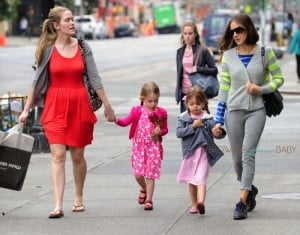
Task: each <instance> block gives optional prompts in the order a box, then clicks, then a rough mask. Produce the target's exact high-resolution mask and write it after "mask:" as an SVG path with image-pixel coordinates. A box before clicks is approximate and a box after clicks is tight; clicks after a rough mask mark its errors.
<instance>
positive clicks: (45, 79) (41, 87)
mask: <svg viewBox="0 0 300 235" xmlns="http://www.w3.org/2000/svg"><path fill="white" fill-rule="evenodd" d="M84 44H85V50H86V55H85V59H86V64H87V73H88V76H89V79H90V82H91V85H92V87H93V89H94V90H97V89H99V88H102V87H103V83H102V80H101V78H100V76H99V74H98V71H97V67H96V63H95V60H94V57H93V53H92V50H91V47H90V46H89V45H88V43H86V42H84ZM53 49H54V45H52V46H50V47H48V48H47V49H46V50H45V53H44V56H43V59H42V62H41V64H40V66H39V67H38V68H37V71H36V74H35V78H34V80H33V82H32V87H33V88H34V91H33V97H32V106H36V105H37V106H39V107H43V106H44V102H45V97H46V93H47V89H48V87H49V83H50V80H49V69H48V65H49V60H50V58H51V55H52V52H53ZM78 49H79V47H78ZM82 76H83V80H84V81H86V76H85V75H84V74H82ZM84 84H86V83H84Z"/></svg>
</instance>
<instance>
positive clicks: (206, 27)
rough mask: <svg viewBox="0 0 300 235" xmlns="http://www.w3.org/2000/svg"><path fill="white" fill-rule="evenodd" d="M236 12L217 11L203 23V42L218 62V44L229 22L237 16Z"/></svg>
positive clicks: (209, 15)
mask: <svg viewBox="0 0 300 235" xmlns="http://www.w3.org/2000/svg"><path fill="white" fill-rule="evenodd" d="M236 13H237V12H235V11H225V10H224V11H216V12H214V13H210V14H208V16H207V17H206V18H205V20H204V22H203V28H202V40H203V43H204V44H205V46H207V47H208V48H210V49H211V50H212V52H213V54H214V57H215V59H216V60H218V56H217V55H218V54H219V48H218V44H219V41H220V39H221V37H222V35H223V32H224V30H225V28H226V26H227V23H228V22H229V20H230V19H231V18H232V17H233V16H234V15H235V14H236Z"/></svg>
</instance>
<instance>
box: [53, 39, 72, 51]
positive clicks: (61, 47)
mask: <svg viewBox="0 0 300 235" xmlns="http://www.w3.org/2000/svg"><path fill="white" fill-rule="evenodd" d="M71 43H72V41H71V40H68V41H66V42H65V43H62V45H61V44H60V43H58V42H56V43H55V46H56V47H58V49H60V50H62V51H63V50H64V49H65V48H66V47H68V46H69V45H70V44H71Z"/></svg>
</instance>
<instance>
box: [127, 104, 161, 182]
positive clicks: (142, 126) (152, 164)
mask: <svg viewBox="0 0 300 235" xmlns="http://www.w3.org/2000/svg"><path fill="white" fill-rule="evenodd" d="M150 114H151V112H150V111H149V110H147V109H146V108H144V107H142V108H141V116H140V119H139V122H138V125H137V129H136V131H135V135H134V137H133V138H132V159H131V161H132V170H133V173H134V175H142V176H144V177H146V178H149V179H159V178H160V172H161V160H162V156H163V149H162V144H161V142H160V141H155V140H153V139H152V137H151V133H152V131H153V129H154V125H155V124H154V123H152V122H151V121H150V119H149V116H150Z"/></svg>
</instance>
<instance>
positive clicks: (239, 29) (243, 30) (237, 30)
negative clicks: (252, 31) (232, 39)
mask: <svg viewBox="0 0 300 235" xmlns="http://www.w3.org/2000/svg"><path fill="white" fill-rule="evenodd" d="M229 31H230V33H231V34H232V35H233V34H234V33H236V34H241V33H244V32H245V31H246V29H245V28H243V27H241V26H239V27H237V28H234V29H230V30H229Z"/></svg>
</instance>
